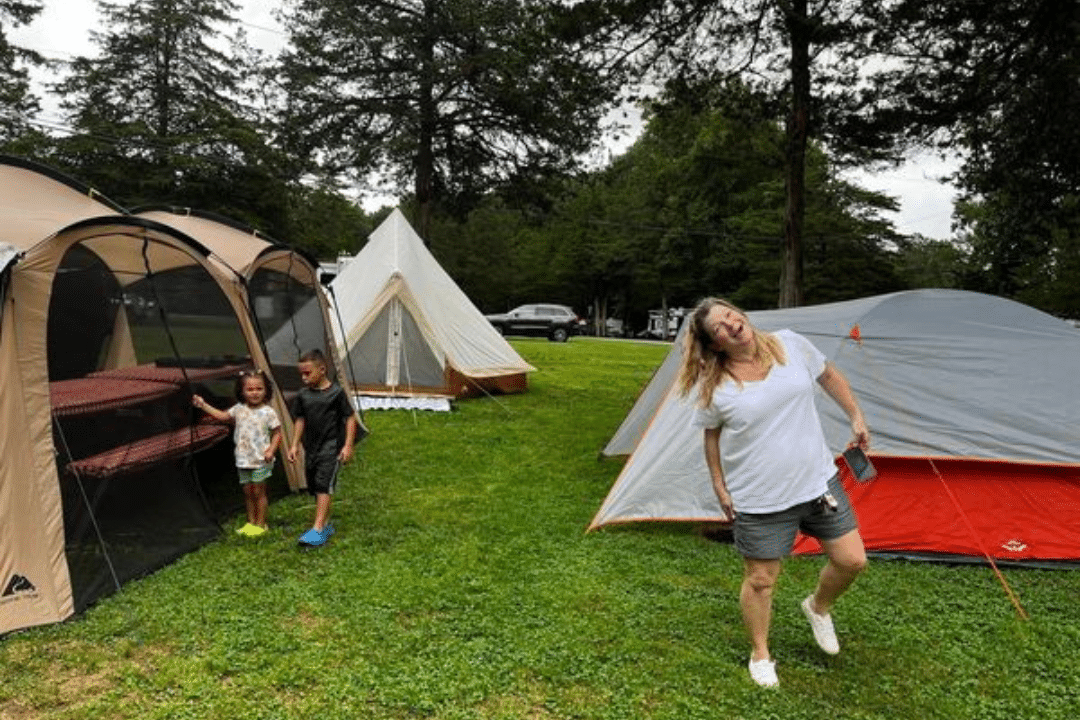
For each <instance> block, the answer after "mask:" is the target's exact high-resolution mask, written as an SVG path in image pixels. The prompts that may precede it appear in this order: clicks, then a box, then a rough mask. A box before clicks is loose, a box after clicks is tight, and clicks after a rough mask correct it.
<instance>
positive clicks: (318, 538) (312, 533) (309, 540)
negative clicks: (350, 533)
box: [299, 528, 326, 547]
mask: <svg viewBox="0 0 1080 720" xmlns="http://www.w3.org/2000/svg"><path fill="white" fill-rule="evenodd" d="M324 542H326V538H325V537H323V534H322V533H321V532H319V531H318V530H316V529H315V528H311V529H310V530H308V531H307V532H306V533H304V534H303V535H301V536H300V540H299V543H300V544H301V545H307V546H308V547H318V546H319V545H322V544H323V543H324Z"/></svg>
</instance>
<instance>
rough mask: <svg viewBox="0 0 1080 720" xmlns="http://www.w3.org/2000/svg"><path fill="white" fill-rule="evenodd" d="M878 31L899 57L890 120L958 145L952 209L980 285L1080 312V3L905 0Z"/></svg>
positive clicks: (891, 75)
mask: <svg viewBox="0 0 1080 720" xmlns="http://www.w3.org/2000/svg"><path fill="white" fill-rule="evenodd" d="M879 27H880V30H879V34H878V38H877V41H878V43H879V44H880V46H881V47H882V48H889V49H890V51H891V52H892V53H893V55H894V57H895V58H896V61H897V63H898V64H897V63H894V66H893V67H892V68H891V69H890V70H889V71H887V72H883V73H882V74H881V76H880V80H879V83H881V84H888V85H889V86H890V87H892V88H893V89H894V92H893V93H892V94H891V95H890V96H889V99H890V101H891V102H890V103H889V104H888V105H887V106H886V107H884V108H882V109H881V111H880V113H881V114H880V122H881V125H882V126H885V127H887V128H904V129H905V130H906V132H907V133H908V134H909V136H910V137H911V138H912V139H913V140H916V141H921V142H930V143H937V144H939V145H943V146H946V147H956V146H959V148H960V149H961V150H962V152H961V155H962V157H963V164H962V166H961V169H960V171H959V172H958V173H957V175H956V178H955V182H956V184H957V185H958V187H960V188H961V190H962V192H963V195H962V202H961V203H959V204H958V209H959V211H958V213H957V216H956V217H957V220H958V222H959V226H960V229H961V231H962V232H964V233H965V234H966V237H967V239H968V242H969V243H970V244H971V249H972V261H973V262H974V263H975V264H976V267H977V268H978V271H977V273H976V274H975V275H973V276H970V277H969V280H970V281H971V282H972V283H973V284H974V287H976V288H977V289H981V290H984V291H986V292H993V293H996V294H1000V295H1004V296H1009V297H1016V298H1018V299H1022V300H1025V301H1030V302H1034V303H1035V304H1038V305H1039V306H1040V307H1044V308H1045V309H1049V310H1052V311H1054V312H1058V313H1060V314H1071V315H1074V316H1075V315H1080V303H1078V302H1077V293H1076V291H1075V289H1074V288H1075V287H1076V286H1077V284H1076V281H1077V274H1076V273H1077V264H1078V263H1080V258H1078V257H1077V237H1078V233H1080V127H1078V126H1077V123H1076V118H1077V117H1078V116H1080V93H1078V92H1077V91H1078V90H1080V42H1078V38H1080V4H1077V3H1076V2H1072V1H1071V0H943V1H942V2H936V3H924V2H918V1H917V0H900V1H899V2H894V3H891V4H889V5H888V7H885V8H884V9H883V15H882V17H881V22H880V23H879Z"/></svg>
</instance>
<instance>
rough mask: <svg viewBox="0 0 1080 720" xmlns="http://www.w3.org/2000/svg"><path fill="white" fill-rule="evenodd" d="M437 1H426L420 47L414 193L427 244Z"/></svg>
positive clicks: (432, 161) (432, 173)
mask: <svg viewBox="0 0 1080 720" xmlns="http://www.w3.org/2000/svg"><path fill="white" fill-rule="evenodd" d="M434 24H435V2H434V0H427V2H425V3H424V38H423V40H422V42H421V46H420V93H419V98H418V107H417V111H418V114H419V118H418V120H419V122H418V126H419V127H418V131H419V132H418V137H417V147H416V168H415V172H416V176H415V181H416V185H415V192H416V205H417V211H418V213H419V218H418V227H417V231H418V233H419V235H420V237H421V238H422V239H423V241H424V244H425V245H429V246H430V244H431V214H432V207H431V206H432V201H433V199H434V198H433V195H434V178H435V152H434V148H433V145H434V142H435V126H436V113H437V112H438V110H437V108H436V106H435V89H434V88H435V38H434V29H433V28H434Z"/></svg>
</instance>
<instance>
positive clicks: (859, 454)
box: [844, 446, 877, 482]
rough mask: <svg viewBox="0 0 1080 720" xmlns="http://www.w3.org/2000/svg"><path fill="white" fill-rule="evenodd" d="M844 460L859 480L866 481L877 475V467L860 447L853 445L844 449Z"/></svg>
mask: <svg viewBox="0 0 1080 720" xmlns="http://www.w3.org/2000/svg"><path fill="white" fill-rule="evenodd" d="M844 460H845V461H846V462H847V464H848V467H849V468H851V472H852V474H853V475H855V479H856V480H858V481H859V482H866V481H867V480H873V479H874V478H876V477H877V468H875V467H874V463H872V462H870V458H868V457H866V453H864V452H863V450H862V448H861V447H858V446H855V447H852V448H848V449H847V450H845V451H844Z"/></svg>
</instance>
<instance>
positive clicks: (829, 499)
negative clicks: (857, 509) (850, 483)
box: [817, 492, 840, 512]
mask: <svg viewBox="0 0 1080 720" xmlns="http://www.w3.org/2000/svg"><path fill="white" fill-rule="evenodd" d="M817 501H818V505H820V506H821V509H822V510H828V511H829V512H836V511H837V509H838V508H839V507H840V506H839V505H838V504H837V503H836V498H835V497H833V494H832V493H829V492H827V493H825V494H824V495H822V496H821V497H819V498H818V500H817Z"/></svg>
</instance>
